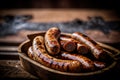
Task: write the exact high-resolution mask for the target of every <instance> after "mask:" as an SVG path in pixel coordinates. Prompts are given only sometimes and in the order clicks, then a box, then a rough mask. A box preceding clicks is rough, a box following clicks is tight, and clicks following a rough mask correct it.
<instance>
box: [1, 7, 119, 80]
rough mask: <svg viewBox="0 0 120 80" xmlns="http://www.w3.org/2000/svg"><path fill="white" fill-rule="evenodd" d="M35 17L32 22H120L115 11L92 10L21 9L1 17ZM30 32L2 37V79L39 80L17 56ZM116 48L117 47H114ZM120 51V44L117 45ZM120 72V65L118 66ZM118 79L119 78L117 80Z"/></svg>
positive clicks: (8, 11) (2, 11)
mask: <svg viewBox="0 0 120 80" xmlns="http://www.w3.org/2000/svg"><path fill="white" fill-rule="evenodd" d="M7 14H13V15H19V14H20V15H22V14H27V15H28V14H30V15H33V17H34V18H33V19H32V20H31V22H63V21H71V20H73V19H75V18H78V19H82V20H87V16H102V17H103V18H104V19H105V20H107V21H111V20H120V18H119V17H118V16H117V15H116V13H115V12H114V11H111V10H91V9H81V10H79V9H19V10H0V15H7ZM28 33H30V32H29V31H28V32H27V31H24V33H23V32H20V33H19V34H22V35H14V36H7V37H0V78H1V79H2V78H12V79H16V78H17V79H37V78H36V77H35V76H32V75H31V74H29V73H28V72H26V71H24V70H23V69H22V68H21V66H20V61H19V57H18V54H17V47H18V45H19V44H20V43H21V42H22V41H24V40H26V39H27V38H26V35H27V34H28ZM113 47H116V45H113ZM117 48H118V49H120V44H117ZM118 66H119V67H118V71H120V65H118ZM116 79H117V78H116Z"/></svg>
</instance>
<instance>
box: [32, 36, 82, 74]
mask: <svg viewBox="0 0 120 80" xmlns="http://www.w3.org/2000/svg"><path fill="white" fill-rule="evenodd" d="M33 53H34V56H35V59H36V61H38V62H40V63H41V64H43V65H45V66H47V67H50V68H53V69H56V70H60V71H67V72H77V71H80V69H81V67H82V66H81V63H80V62H79V61H74V60H61V59H57V58H54V57H52V56H50V55H49V54H48V53H47V52H46V50H45V46H44V39H43V37H42V36H37V37H35V38H34V40H33Z"/></svg>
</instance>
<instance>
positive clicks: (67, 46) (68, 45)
mask: <svg viewBox="0 0 120 80" xmlns="http://www.w3.org/2000/svg"><path fill="white" fill-rule="evenodd" d="M60 45H61V47H62V48H63V49H64V50H65V51H68V52H72V51H74V50H75V49H76V44H75V43H74V42H72V41H66V40H61V39H60Z"/></svg>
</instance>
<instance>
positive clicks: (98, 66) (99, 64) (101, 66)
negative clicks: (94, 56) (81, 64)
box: [94, 61, 106, 69]
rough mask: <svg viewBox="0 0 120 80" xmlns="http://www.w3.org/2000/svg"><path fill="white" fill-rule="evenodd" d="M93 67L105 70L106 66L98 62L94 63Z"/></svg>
mask: <svg viewBox="0 0 120 80" xmlns="http://www.w3.org/2000/svg"><path fill="white" fill-rule="evenodd" d="M94 65H95V67H96V68H100V69H102V68H105V67H106V64H105V63H104V62H100V61H94Z"/></svg>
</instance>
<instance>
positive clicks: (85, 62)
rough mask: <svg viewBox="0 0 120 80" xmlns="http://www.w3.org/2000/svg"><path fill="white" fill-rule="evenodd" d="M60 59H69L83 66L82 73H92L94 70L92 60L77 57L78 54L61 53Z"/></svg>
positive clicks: (80, 56)
mask: <svg viewBox="0 0 120 80" xmlns="http://www.w3.org/2000/svg"><path fill="white" fill-rule="evenodd" d="M60 56H61V57H63V58H65V59H70V60H76V61H79V62H80V63H81V64H82V66H83V68H82V69H83V70H84V71H92V70H94V69H95V66H94V63H93V61H92V60H90V59H89V58H87V57H85V56H82V55H79V54H70V53H68V52H64V51H62V52H61V55H60Z"/></svg>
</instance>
